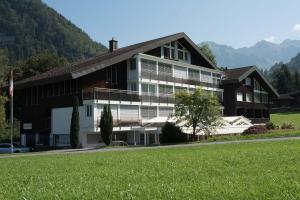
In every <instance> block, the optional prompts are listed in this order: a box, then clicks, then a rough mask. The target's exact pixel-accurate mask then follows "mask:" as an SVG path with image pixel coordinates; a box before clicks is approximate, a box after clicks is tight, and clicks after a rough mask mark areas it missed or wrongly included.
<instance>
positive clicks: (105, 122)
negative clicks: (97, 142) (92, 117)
mask: <svg viewBox="0 0 300 200" xmlns="http://www.w3.org/2000/svg"><path fill="white" fill-rule="evenodd" d="M112 130H113V117H112V114H111V109H110V105H105V106H104V108H103V111H102V113H101V120H100V133H101V137H102V140H103V142H104V143H105V144H106V145H107V146H108V145H109V144H110V142H111V138H112Z"/></svg>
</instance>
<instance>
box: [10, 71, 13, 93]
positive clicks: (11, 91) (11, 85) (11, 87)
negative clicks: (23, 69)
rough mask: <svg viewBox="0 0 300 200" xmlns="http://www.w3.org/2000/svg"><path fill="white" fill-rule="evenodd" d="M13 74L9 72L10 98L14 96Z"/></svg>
mask: <svg viewBox="0 0 300 200" xmlns="http://www.w3.org/2000/svg"><path fill="white" fill-rule="evenodd" d="M13 78H14V77H13V72H12V71H11V72H10V83H9V95H10V96H11V97H12V96H13V95H14V81H13Z"/></svg>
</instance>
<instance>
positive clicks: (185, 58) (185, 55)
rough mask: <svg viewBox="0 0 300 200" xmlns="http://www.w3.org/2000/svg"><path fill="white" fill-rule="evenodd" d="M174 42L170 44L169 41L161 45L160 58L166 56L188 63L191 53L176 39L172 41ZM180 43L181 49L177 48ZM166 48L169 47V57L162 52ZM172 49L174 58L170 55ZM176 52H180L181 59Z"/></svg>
mask: <svg viewBox="0 0 300 200" xmlns="http://www.w3.org/2000/svg"><path fill="white" fill-rule="evenodd" d="M173 42H174V46H172V45H171V42H170V43H167V44H165V45H163V46H161V57H162V58H167V59H172V60H178V61H182V62H186V63H190V62H191V54H190V52H189V51H188V50H187V49H186V48H185V47H184V46H183V45H182V44H180V43H179V42H178V41H173ZM179 45H181V46H182V47H183V49H179V48H178V46H179ZM165 48H168V49H169V55H170V56H169V57H165V55H164V53H165V51H164V49H165ZM172 50H174V58H173V57H172ZM178 52H182V54H183V55H182V58H183V59H179V58H178Z"/></svg>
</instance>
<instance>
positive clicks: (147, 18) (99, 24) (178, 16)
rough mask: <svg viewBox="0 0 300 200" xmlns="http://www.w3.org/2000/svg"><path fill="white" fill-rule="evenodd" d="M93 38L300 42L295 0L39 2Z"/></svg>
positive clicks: (236, 43)
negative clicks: (185, 37)
mask: <svg viewBox="0 0 300 200" xmlns="http://www.w3.org/2000/svg"><path fill="white" fill-rule="evenodd" d="M43 1H44V2H45V3H46V4H47V5H49V6H50V7H52V8H54V9H55V10H57V11H58V12H59V13H61V14H62V15H63V16H65V17H66V18H67V19H69V20H71V21H72V22H73V23H74V24H75V25H77V26H78V27H80V28H81V29H83V30H84V31H85V32H87V33H88V34H89V35H90V36H91V38H92V39H94V40H96V41H98V42H101V43H102V44H104V45H107V43H108V40H109V39H110V38H111V37H112V36H114V37H115V38H116V39H117V40H118V41H119V46H120V47H122V46H127V45H130V44H134V43H137V42H142V41H145V40H149V39H154V38H156V37H160V36H165V35H168V34H173V33H176V32H185V33H186V34H188V36H189V37H190V38H191V39H192V40H193V41H195V42H196V43H200V42H202V41H214V42H217V43H221V44H227V45H231V46H233V47H236V48H237V47H243V46H251V45H253V44H255V43H256V42H258V41H260V40H262V39H266V40H269V41H271V42H275V43H279V42H281V41H283V40H284V39H300V14H299V8H300V1H299V0H148V1H146V0H106V1H104V0H43Z"/></svg>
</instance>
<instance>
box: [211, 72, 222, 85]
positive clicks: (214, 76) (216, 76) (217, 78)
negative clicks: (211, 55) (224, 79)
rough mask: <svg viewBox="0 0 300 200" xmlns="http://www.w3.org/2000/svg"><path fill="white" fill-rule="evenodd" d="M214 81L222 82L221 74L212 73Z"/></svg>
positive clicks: (215, 82)
mask: <svg viewBox="0 0 300 200" xmlns="http://www.w3.org/2000/svg"><path fill="white" fill-rule="evenodd" d="M212 82H213V84H217V85H219V84H220V82H221V74H216V73H212Z"/></svg>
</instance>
